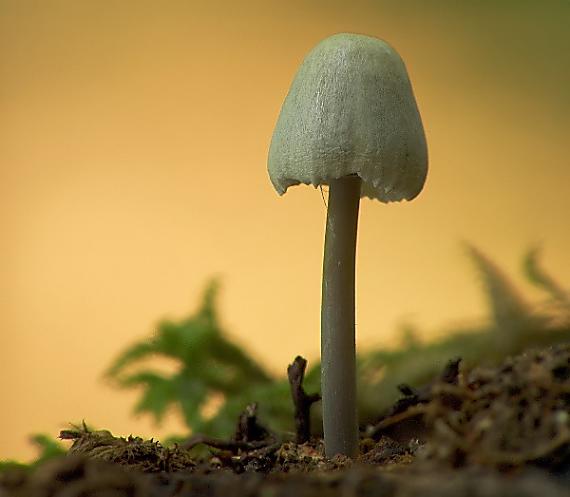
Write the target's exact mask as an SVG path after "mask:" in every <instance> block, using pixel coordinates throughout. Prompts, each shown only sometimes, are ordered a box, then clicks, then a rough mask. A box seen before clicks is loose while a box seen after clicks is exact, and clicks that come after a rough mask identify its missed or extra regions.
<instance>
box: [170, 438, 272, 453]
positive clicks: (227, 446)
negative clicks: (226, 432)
mask: <svg viewBox="0 0 570 497" xmlns="http://www.w3.org/2000/svg"><path fill="white" fill-rule="evenodd" d="M271 442H273V439H270V440H258V441H255V442H236V441H235V440H223V439H221V438H215V437H209V436H207V435H194V436H192V437H190V438H189V439H188V440H186V441H185V442H183V443H182V445H181V447H182V448H184V449H187V450H189V449H192V448H193V447H196V446H197V445H200V444H204V445H207V446H208V447H213V448H214V449H220V450H229V451H231V452H233V453H236V452H237V451H238V450H257V449H260V448H262V447H266V446H267V445H269V444H270V443H271Z"/></svg>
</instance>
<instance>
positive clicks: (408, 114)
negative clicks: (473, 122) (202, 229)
mask: <svg viewBox="0 0 570 497" xmlns="http://www.w3.org/2000/svg"><path fill="white" fill-rule="evenodd" d="M268 170H269V176H270V178H271V182H272V183H273V186H274V187H275V189H276V190H277V192H278V193H279V195H283V194H284V193H285V192H286V191H287V188H289V187H290V186H293V185H298V184H301V183H303V184H307V185H309V184H310V185H313V186H315V188H316V187H317V186H320V185H328V187H329V197H328V209H327V222H326V234H325V247H324V262H323V283H322V307H321V390H322V401H323V405H322V407H323V430H324V439H325V453H326V455H327V456H328V457H332V456H334V455H335V454H338V453H340V454H344V455H347V456H349V457H353V456H355V455H356V454H357V452H358V420H357V412H356V349H355V332H354V326H355V318H354V317H355V311H354V304H355V297H354V291H355V256H356V232H357V224H358V211H359V204H360V198H361V197H369V198H371V199H377V200H380V201H381V202H385V203H387V202H393V201H400V200H411V199H413V198H414V197H416V196H417V195H418V194H419V193H420V191H421V190H422V187H423V185H424V182H425V178H426V174H427V146H426V139H425V135H424V130H423V126H422V122H421V118H420V114H419V112H418V108H417V105H416V101H415V98H414V94H413V91H412V87H411V84H410V80H409V78H408V74H407V71H406V67H405V65H404V63H403V61H402V59H401V58H400V56H399V55H398V53H397V52H396V51H395V50H394V49H393V48H392V47H391V46H390V45H389V44H388V43H386V42H385V41H383V40H379V39H377V38H372V37H369V36H364V35H358V34H351V33H340V34H336V35H333V36H331V37H329V38H326V39H325V40H323V41H321V42H320V43H319V44H318V45H317V46H316V47H315V48H313V50H312V51H311V52H310V53H309V54H308V55H307V56H306V58H305V60H304V61H303V63H302V65H301V67H300V68H299V70H298V72H297V74H296V76H295V78H294V80H293V83H292V85H291V88H290V90H289V93H288V95H287V97H286V98H285V101H284V103H283V106H282V109H281V113H280V115H279V118H278V120H277V124H276V126H275V130H274V132H273V138H272V140H271V146H270V149H269V159H268Z"/></svg>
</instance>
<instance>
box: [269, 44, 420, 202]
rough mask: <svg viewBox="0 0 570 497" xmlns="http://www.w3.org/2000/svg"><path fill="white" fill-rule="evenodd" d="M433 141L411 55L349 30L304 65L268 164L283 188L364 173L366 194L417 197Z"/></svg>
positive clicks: (386, 197) (277, 129) (281, 118)
mask: <svg viewBox="0 0 570 497" xmlns="http://www.w3.org/2000/svg"><path fill="white" fill-rule="evenodd" d="M427 165H428V159H427V146H426V139H425V134H424V129H423V126H422V121H421V118H420V114H419V112H418V107H417V105H416V100H415V98H414V93H413V91H412V86H411V84H410V80H409V78H408V73H407V71H406V67H405V65H404V62H403V61H402V59H401V58H400V56H399V55H398V53H397V52H396V51H395V50H394V49H393V48H392V47H391V46H390V45H389V44H388V43H386V42H385V41H382V40H379V39H377V38H372V37H370V36H363V35H357V34H351V33H341V34H336V35H333V36H331V37H329V38H326V39H325V40H323V41H322V42H320V43H319V44H318V45H317V46H316V47H315V48H313V50H312V51H311V52H309V54H308V55H307V57H306V58H305V60H304V61H303V63H302V65H301V67H300V68H299V70H298V72H297V74H296V75H295V78H294V80H293V83H292V85H291V88H290V90H289V94H288V95H287V97H286V98H285V102H284V103H283V107H282V108H281V114H280V115H279V119H278V120H277V124H276V126H275V131H274V132H273V138H272V140H271V146H270V149H269V160H268V170H269V176H270V178H271V182H272V183H273V186H274V187H275V189H276V190H277V192H278V193H279V194H280V195H283V194H284V193H285V192H286V191H287V188H289V187H290V186H293V185H298V184H300V183H303V184H306V185H314V186H315V187H317V186H319V185H326V184H328V182H329V181H330V180H332V179H338V178H341V177H343V176H348V175H351V174H357V175H358V176H360V177H361V178H362V196H366V197H370V198H375V199H378V200H380V201H381V202H392V201H399V200H404V199H405V200H411V199H413V198H414V197H415V196H417V195H418V194H419V193H420V191H421V190H422V188H423V185H424V182H425V178H426V174H427Z"/></svg>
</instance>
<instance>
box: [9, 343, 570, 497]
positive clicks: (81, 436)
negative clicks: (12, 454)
mask: <svg viewBox="0 0 570 497" xmlns="http://www.w3.org/2000/svg"><path fill="white" fill-rule="evenodd" d="M298 360H301V361H302V359H300V358H298ZM298 366H299V368H298V369H299V372H300V379H299V375H297V376H295V375H291V374H290V380H291V385H292V392H293V398H294V399H297V400H295V403H296V407H297V411H296V412H297V417H298V418H299V419H297V420H296V421H297V428H298V430H297V440H296V441H295V440H285V439H283V438H280V437H278V436H277V435H275V434H273V433H272V432H271V431H270V430H269V429H267V428H266V427H264V426H262V424H261V423H260V421H259V420H258V419H257V416H256V404H252V405H250V406H247V408H246V409H245V411H244V413H243V414H242V415H241V416H240V419H239V420H238V423H237V427H236V433H235V435H234V437H232V439H231V440H220V439H214V438H210V437H203V436H194V437H192V438H191V439H189V440H187V441H186V442H185V443H184V444H181V445H180V446H175V447H163V446H162V445H161V444H160V443H159V442H157V441H154V440H142V439H140V438H137V437H129V438H126V439H125V438H119V437H114V436H113V435H112V434H111V433H110V432H108V431H89V430H88V429H87V428H86V427H79V428H77V429H73V430H65V431H63V432H62V433H61V438H63V439H68V440H72V446H71V448H70V450H69V453H68V455H67V456H65V457H62V458H59V459H54V460H52V461H48V462H46V463H44V464H43V465H41V466H39V467H38V468H36V469H35V470H34V471H26V470H23V469H20V470H18V469H13V470H10V471H4V472H3V473H0V497H4V496H9V497H12V496H14V497H80V496H81V497H91V496H93V497H95V496H96V497H126V496H130V497H143V496H144V497H147V496H148V497H155V496H156V497H175V496H176V497H183V496H184V497H186V496H187V497H191V496H192V497H193V496H211V497H218V496H219V497H233V496H251V497H253V496H260V497H261V496H263V497H280V496H295V497H305V496H306V497H313V496H323V497H328V496H331V497H332V496H335V497H336V496H338V497H341V496H342V497H360V496H362V497H368V496H370V497H391V496H393V497H404V496H406V497H407V496H420V495H421V496H424V495H425V496H442V497H443V496H457V497H463V496H465V497H499V496H500V497H508V496H513V497H514V496H517V497H525V496H540V497H558V496H566V495H569V496H570V345H560V346H555V347H552V348H549V349H544V350H539V351H529V352H527V353H526V354H523V355H521V356H518V357H515V358H510V359H507V360H506V361H505V362H504V363H503V364H502V365H500V366H499V367H497V368H493V369H491V368H479V369H474V370H471V371H469V372H464V371H462V367H461V362H460V361H458V360H455V361H450V362H449V364H448V365H447V367H446V368H445V370H444V371H443V372H442V373H441V375H440V377H439V378H435V379H434V381H433V382H431V383H430V384H429V385H424V386H422V387H418V388H415V387H414V386H409V385H402V386H401V387H400V390H401V392H402V398H401V399H400V400H399V401H398V402H397V403H396V404H395V405H394V406H392V408H391V409H390V410H389V412H386V413H384V414H383V415H382V416H380V417H379V419H378V420H377V422H376V423H375V424H373V425H370V426H367V427H363V428H362V430H361V439H360V456H359V457H358V458H357V459H355V460H349V459H347V458H344V457H340V456H337V457H335V458H333V459H327V458H325V457H324V455H323V447H322V441H321V440H320V439H315V438H309V439H308V440H307V441H304V440H305V439H306V438H307V437H308V436H309V435H310V433H307V431H306V426H307V423H306V421H307V420H306V419H303V417H305V416H307V415H308V409H307V405H305V404H303V402H305V401H308V402H309V405H310V403H312V402H314V401H315V400H316V398H315V397H314V396H307V395H306V394H305V393H304V391H303V390H302V373H303V371H304V365H303V364H302V363H301V362H300V363H299V364H298ZM307 399H308V400H307ZM259 400H262V399H259ZM301 442H302V443H301Z"/></svg>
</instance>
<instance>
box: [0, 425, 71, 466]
mask: <svg viewBox="0 0 570 497" xmlns="http://www.w3.org/2000/svg"><path fill="white" fill-rule="evenodd" d="M30 441H31V442H32V443H33V444H34V445H35V446H36V447H37V448H38V449H39V454H38V456H37V457H36V458H35V459H34V460H33V461H32V462H30V463H27V464H26V463H21V462H18V461H12V460H3V461H0V471H4V470H8V469H21V470H28V469H33V468H35V467H36V466H39V465H40V464H42V463H43V462H44V461H47V460H48V459H52V458H54V457H57V456H61V455H63V454H65V453H66V452H67V449H66V448H65V447H64V446H63V445H62V444H61V443H59V442H57V441H56V440H54V439H53V437H52V436H50V435H46V434H44V433H37V434H35V435H32V436H31V437H30Z"/></svg>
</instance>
